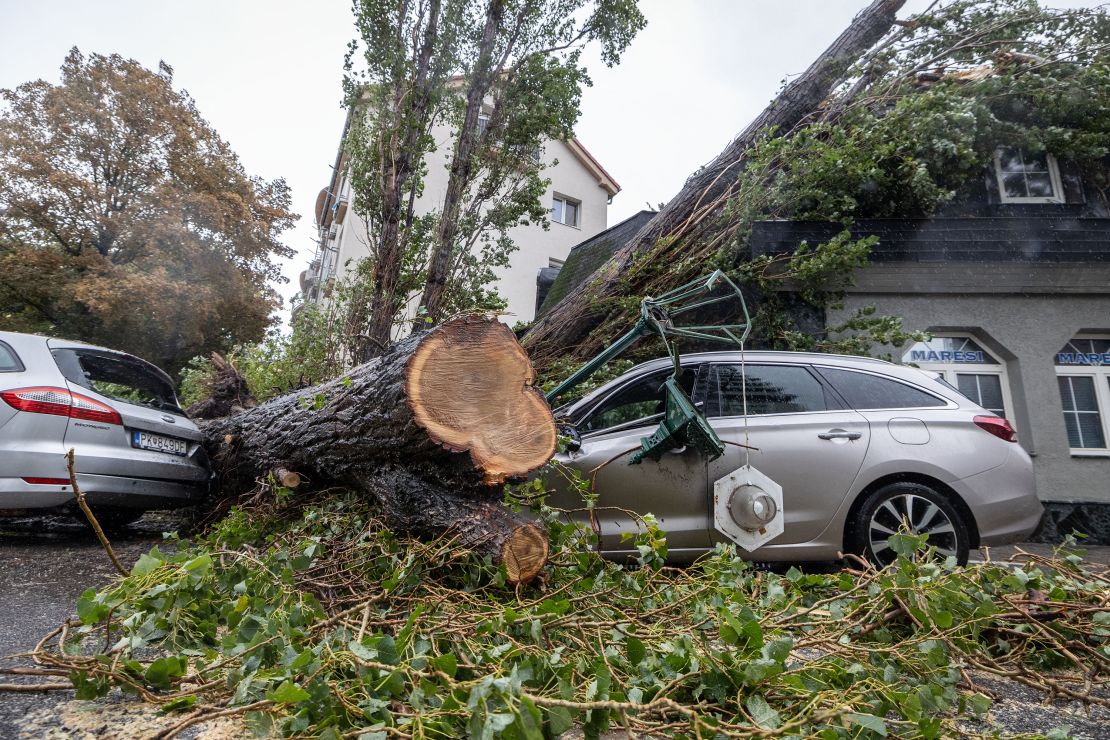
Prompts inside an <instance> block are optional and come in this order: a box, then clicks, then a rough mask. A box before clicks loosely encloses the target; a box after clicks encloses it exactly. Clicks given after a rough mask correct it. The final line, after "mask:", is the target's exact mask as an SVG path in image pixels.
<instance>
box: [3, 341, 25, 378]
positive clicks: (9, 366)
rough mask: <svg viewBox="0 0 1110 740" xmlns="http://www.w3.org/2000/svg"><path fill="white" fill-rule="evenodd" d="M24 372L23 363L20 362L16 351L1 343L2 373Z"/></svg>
mask: <svg viewBox="0 0 1110 740" xmlns="http://www.w3.org/2000/svg"><path fill="white" fill-rule="evenodd" d="M23 370H24V367H23V363H22V362H20V361H19V357H18V356H17V355H16V353H15V350H14V349H12V348H11V347H9V346H8V345H6V344H4V343H3V342H0V373H19V372H23Z"/></svg>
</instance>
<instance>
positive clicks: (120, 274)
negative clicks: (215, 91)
mask: <svg viewBox="0 0 1110 740" xmlns="http://www.w3.org/2000/svg"><path fill="white" fill-rule="evenodd" d="M0 97H2V100H3V106H2V107H0V326H3V327H4V328H6V329H14V330H23V331H33V332H41V333H48V334H55V335H64V336H67V337H70V338H75V339H82V340H87V341H92V342H98V343H102V344H106V345H108V346H112V347H116V348H119V349H123V350H126V351H129V352H133V353H135V354H137V355H140V356H142V357H145V358H147V359H149V360H151V361H153V362H155V363H158V364H159V365H161V366H162V367H164V368H166V369H167V370H169V371H171V372H176V371H177V370H178V369H179V368H180V367H182V366H183V365H184V364H185V363H186V362H187V361H188V360H189V358H191V357H193V356H195V355H198V354H202V353H206V352H208V351H212V350H224V349H226V348H227V347H229V346H230V345H231V344H233V343H236V342H246V341H257V340H259V339H261V338H262V336H263V335H264V333H265V330H266V327H267V326H268V325H269V324H270V314H271V312H272V311H273V310H274V309H275V308H277V307H278V306H279V305H280V302H279V299H278V296H277V294H276V292H275V291H274V290H273V289H272V288H271V287H270V286H269V283H270V282H271V281H274V280H281V279H282V278H281V276H280V273H279V269H278V266H277V264H276V263H275V258H278V257H288V256H292V250H291V249H289V248H288V247H286V246H284V245H283V244H281V243H280V242H279V241H278V236H279V234H280V233H281V232H282V231H284V230H285V229H287V228H289V227H290V226H291V225H292V223H293V221H294V220H295V219H296V218H297V216H296V215H294V214H292V213H290V212H289V205H290V199H289V189H288V187H287V186H286V184H285V182H284V181H283V180H280V179H278V180H274V181H272V182H266V181H263V180H261V179H259V178H256V177H251V176H249V175H248V174H247V173H246V172H245V171H244V169H243V167H242V165H241V163H240V162H239V160H238V158H237V157H236V155H235V154H234V152H232V151H231V148H230V147H229V146H228V144H227V143H226V142H225V141H223V140H222V139H221V138H220V137H219V136H218V134H217V133H216V132H215V131H214V130H213V129H212V127H211V126H210V125H209V124H208V123H207V122H206V121H205V120H204V119H203V118H202V117H201V115H200V113H199V112H198V111H197V109H196V106H195V104H194V102H193V100H192V99H191V98H190V97H189V96H188V94H186V93H185V92H180V91H177V90H174V88H173V72H172V69H171V68H170V67H169V66H167V65H166V64H164V63H163V64H161V65H160V68H159V71H158V72H157V73H155V72H152V71H150V70H147V69H145V68H143V67H142V66H141V65H140V64H139V63H137V62H135V61H133V60H128V59H124V58H122V57H120V56H118V55H111V56H102V55H99V54H92V55H90V56H89V57H87V58H86V57H85V56H83V55H82V54H81V53H80V52H79V51H78V50H77V49H73V50H72V51H71V52H70V54H69V55H68V56H67V57H66V59H65V62H64V64H63V65H62V78H61V82H60V83H59V84H56V85H55V84H51V83H49V82H46V81H44V80H37V81H34V82H28V83H26V84H24V85H21V86H19V87H18V88H16V89H15V90H3V91H0Z"/></svg>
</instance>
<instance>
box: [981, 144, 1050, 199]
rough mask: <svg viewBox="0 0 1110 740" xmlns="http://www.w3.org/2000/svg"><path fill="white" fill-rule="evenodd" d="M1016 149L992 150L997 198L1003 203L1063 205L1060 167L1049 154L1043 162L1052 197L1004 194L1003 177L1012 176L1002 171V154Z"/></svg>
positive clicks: (1001, 148)
mask: <svg viewBox="0 0 1110 740" xmlns="http://www.w3.org/2000/svg"><path fill="white" fill-rule="evenodd" d="M1012 148H1017V149H1018V151H1021V149H1020V148H1018V147H1002V146H1000V147H998V148H997V149H995V150H994V176H995V179H996V181H997V183H998V197H999V199H1000V200H1001V201H1002V202H1003V203H1063V202H1064V185H1063V182H1062V181H1061V179H1060V165H1059V164H1058V163H1057V162H1056V157H1054V156H1052V155H1051V154H1049V153H1047V152H1046V153H1045V162H1046V164H1047V166H1048V177H1049V180H1051V181H1052V193H1053V195H1052V196H1051V197H1048V198H1041V197H1021V196H1012V195H1007V194H1006V184H1005V183H1004V182H1003V175H1006V174H1014V173H1012V172H1011V173H1006V172H1003V171H1002V152H1003V150H1005V149H1012Z"/></svg>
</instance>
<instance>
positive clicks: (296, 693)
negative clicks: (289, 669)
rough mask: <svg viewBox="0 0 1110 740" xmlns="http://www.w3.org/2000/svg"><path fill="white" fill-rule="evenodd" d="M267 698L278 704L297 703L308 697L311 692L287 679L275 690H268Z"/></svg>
mask: <svg viewBox="0 0 1110 740" xmlns="http://www.w3.org/2000/svg"><path fill="white" fill-rule="evenodd" d="M266 698H267V699H269V700H270V701H273V702H277V703H278V704H297V703H298V702H302V701H305V700H306V699H308V698H309V693H308V692H307V691H305V690H304V689H302V688H301V687H300V686H298V685H297V684H295V683H293V682H292V681H290V680H288V679H286V680H285V681H282V683H281V685H280V686H278V687H277V688H276V689H274V690H273V691H268V692H266Z"/></svg>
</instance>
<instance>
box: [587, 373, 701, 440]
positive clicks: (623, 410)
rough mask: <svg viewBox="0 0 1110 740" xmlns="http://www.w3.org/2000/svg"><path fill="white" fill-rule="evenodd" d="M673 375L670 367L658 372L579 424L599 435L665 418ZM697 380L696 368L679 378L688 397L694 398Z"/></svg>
mask: <svg viewBox="0 0 1110 740" xmlns="http://www.w3.org/2000/svg"><path fill="white" fill-rule="evenodd" d="M671 372H672V370H671V369H670V368H666V369H664V370H657V371H656V372H653V373H648V374H647V375H645V376H643V377H642V378H638V379H636V380H634V381H632V382H631V383H629V384H628V385H626V386H624V387H623V388H621V389H620V390H618V391H617V392H616V393H614V394H613V395H611V396H609V398H607V399H605V400H604V401H602V402H601V404H600V405H598V406H596V407H595V408H594V409H593V410H592V411H591V412H590V413H589V414H587V416H586V418H585V419H583V420H582V421H581V422H580V423H579V424H578V429H579V431H580V432H583V433H585V432H596V431H600V430H602V429H611V428H613V427H617V426H621V425H622V424H627V423H629V422H633V421H636V420H638V419H644V420H645V423H649V422H648V420H649V419H651V417H656V418H658V417H659V416H660V415H662V413H663V410H664V404H665V403H666V392H665V391H664V388H663V383H664V381H666V379H667V378H669V377H670V375H671ZM696 379H697V369H696V368H683V372H682V375H680V376H679V385H681V386H682V389H683V390H685V391H686V393H687V394H688V395H692V394H693V392H694V382H695V380H696Z"/></svg>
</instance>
